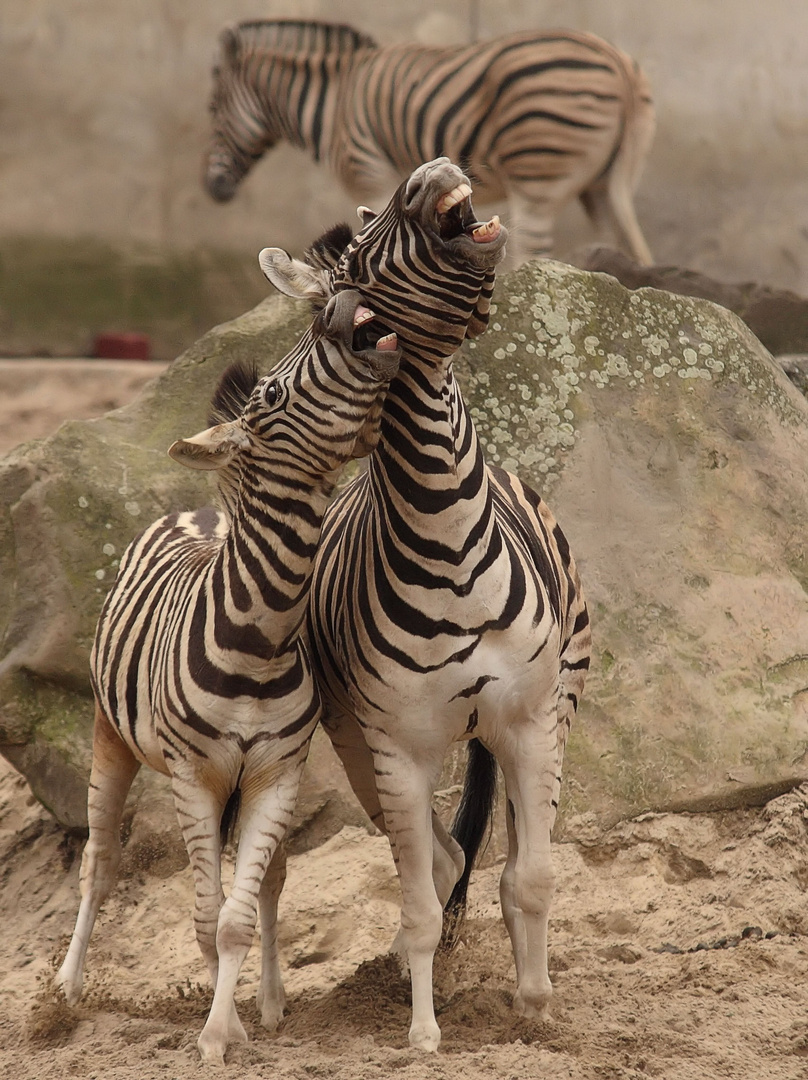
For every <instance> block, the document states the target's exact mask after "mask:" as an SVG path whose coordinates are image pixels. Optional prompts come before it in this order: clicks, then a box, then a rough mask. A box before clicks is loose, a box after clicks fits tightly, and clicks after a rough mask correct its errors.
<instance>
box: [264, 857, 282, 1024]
mask: <svg viewBox="0 0 808 1080" xmlns="http://www.w3.org/2000/svg"><path fill="white" fill-rule="evenodd" d="M285 882H286V852H285V850H284V847H283V845H282V844H281V845H280V846H279V847H278V849H277V850H276V852H275V854H274V855H273V856H272V862H271V863H270V864H269V868H268V870H267V872H266V874H265V875H264V880H263V881H262V883H261V889H260V891H259V893H258V911H259V916H260V919H261V981H260V983H259V986H258V997H257V1005H258V1010H259V1012H260V1013H261V1024H262V1025H263V1026H264V1027H265V1028H267V1029H268V1030H269V1031H274V1030H275V1028H277V1026H278V1024H279V1023H280V1022H281V1020H283V1014H284V1010H285V1008H286V993H285V991H284V989H283V980H282V978H281V970H280V964H279V962H278V900H279V898H280V895H281V892H282V891H283V886H284V884H285Z"/></svg>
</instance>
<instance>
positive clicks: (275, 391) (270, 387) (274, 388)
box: [264, 382, 281, 405]
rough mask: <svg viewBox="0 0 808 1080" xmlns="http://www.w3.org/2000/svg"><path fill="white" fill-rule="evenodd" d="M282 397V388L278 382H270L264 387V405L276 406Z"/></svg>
mask: <svg viewBox="0 0 808 1080" xmlns="http://www.w3.org/2000/svg"><path fill="white" fill-rule="evenodd" d="M280 396H281V391H280V387H279V386H278V384H277V383H276V382H268V383H267V384H266V386H265V387H264V404H265V405H274V404H276V402H277V400H278V398H279V397H280Z"/></svg>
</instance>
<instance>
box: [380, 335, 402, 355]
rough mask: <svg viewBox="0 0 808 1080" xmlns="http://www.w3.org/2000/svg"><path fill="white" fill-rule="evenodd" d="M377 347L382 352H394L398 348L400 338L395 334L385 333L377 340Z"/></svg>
mask: <svg viewBox="0 0 808 1080" xmlns="http://www.w3.org/2000/svg"><path fill="white" fill-rule="evenodd" d="M376 348H377V349H380V350H381V351H382V352H393V351H395V350H396V349H397V348H398V338H397V337H396V335H395V334H385V335H384V337H380V338H379V340H378V341H377V342H376Z"/></svg>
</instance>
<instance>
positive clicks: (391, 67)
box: [205, 21, 656, 263]
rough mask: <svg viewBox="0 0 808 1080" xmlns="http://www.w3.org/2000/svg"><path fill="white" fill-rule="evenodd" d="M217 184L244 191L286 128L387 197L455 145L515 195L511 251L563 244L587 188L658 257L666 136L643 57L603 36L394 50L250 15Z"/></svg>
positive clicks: (235, 57) (629, 244)
mask: <svg viewBox="0 0 808 1080" xmlns="http://www.w3.org/2000/svg"><path fill="white" fill-rule="evenodd" d="M220 42H221V57H220V60H219V63H218V65H217V67H216V68H215V69H214V92H213V97H212V99H211V113H212V119H213V135H212V139H211V143H210V147H209V150H208V153H207V158H206V165H205V182H206V186H207V189H208V191H209V192H210V194H211V195H212V196H213V198H215V199H218V200H220V201H222V200H226V199H230V198H232V197H233V195H234V194H235V192H236V189H237V187H238V184H239V183H240V181H241V180H242V178H243V177H244V176H245V174H246V173H247V172H248V171H249V170H250V169H251V168H252V166H253V165H254V164H255V162H256V161H258V160H259V159H260V158H261V156H262V155H263V154H264V152H265V151H266V150H268V149H270V148H271V147H272V146H274V145H275V144H276V143H277V142H279V141H281V140H285V141H287V142H290V143H292V144H293V145H295V146H298V147H301V148H304V149H306V150H308V151H309V152H310V153H311V154H312V155H313V157H314V159H315V160H316V161H324V162H326V163H327V164H328V166H329V167H330V168H331V169H332V170H333V172H334V173H335V174H336V176H337V177H338V179H339V180H340V182H341V183H342V184H343V185H344V186H345V187H346V188H347V190H348V191H350V192H351V193H352V194H353V195H355V196H356V197H358V198H363V199H373V198H379V197H382V196H383V197H384V198H386V197H387V196H388V195H389V193H390V192H391V191H392V189H393V187H394V186H395V185H396V184H397V183H398V182H399V180H401V179H402V178H403V177H404V176H406V175H407V174H408V173H409V172H410V171H411V170H412V169H413V168H414V167H415V166H417V165H419V164H420V163H421V162H423V161H429V160H431V159H433V158H435V157H438V156H441V155H447V156H448V157H450V158H452V159H453V160H454V161H457V162H459V163H460V164H461V166H462V167H463V168H464V169H465V170H466V171H467V172H468V173H469V175H471V176H473V177H474V181H475V185H476V193H477V197H478V199H479V200H481V201H486V200H490V199H501V198H507V199H508V201H509V214H510V224H511V227H512V236H511V255H512V256H513V257H514V258H515V260H516V261H517V262H521V261H522V260H523V259H524V258H527V257H530V256H533V255H547V254H549V253H550V252H551V251H552V244H553V227H554V224H555V221H556V219H557V218H558V215H559V213H560V212H561V210H562V209H563V207H564V206H565V205H566V204H567V203H568V202H570V201H571V200H573V199H574V198H576V197H577V198H580V200H581V202H582V203H583V205H584V208H585V209H586V211H587V213H588V214H589V215H590V217H591V218H592V220H593V222H594V224H595V226H596V228H597V229H598V231H599V232H601V233H603V234H604V235H609V236H610V238H612V239H616V240H617V241H618V242H619V243H621V244H623V245H624V246H625V247H626V248H627V249H628V251H629V252H630V253H631V254H632V255H633V256H634V257H635V258H637V259H639V260H640V261H641V262H644V263H650V262H651V255H650V252H649V250H648V246H647V244H646V242H645V239H644V237H643V235H642V231H641V229H640V227H639V224H638V222H637V218H636V215H635V211H634V205H633V194H634V191H635V189H636V186H637V183H638V182H639V178H640V174H641V172H642V168H643V166H644V164H645V159H646V157H647V154H648V151H649V149H650V145H651V142H652V140H653V136H654V129H655V123H656V121H655V114H654V107H653V103H652V101H651V96H650V91H649V87H648V82H647V79H646V77H645V75H644V74H643V72H642V71H641V69H640V68H639V67H638V65H637V64H636V63H635V62H634V61H633V60H631V58H630V57H628V56H626V55H625V54H624V53H622V52H621V51H620V50H618V49H616V48H614V47H613V46H612V45H610V44H608V42H606V41H604V40H603V39H601V38H598V37H596V36H594V35H593V34H587V33H579V32H577V31H572V30H557V31H551V32H547V33H538V32H533V31H530V32H526V33H521V34H514V35H511V36H508V37H501V38H495V39H494V40H492V41H485V42H480V43H478V44H474V45H468V46H456V47H452V48H428V47H425V46H420V45H413V44H404V45H393V46H389V47H384V48H380V47H379V46H377V45H376V43H375V42H374V41H373V39H371V38H369V37H367V36H366V35H364V34H360V33H358V32H357V31H355V30H352V29H351V28H350V27H346V26H339V25H332V24H328V23H312V22H292V21H279V22H248V23H241V24H240V25H238V26H235V27H232V28H230V27H228V28H226V29H225V30H224V31H222V34H221V37H220Z"/></svg>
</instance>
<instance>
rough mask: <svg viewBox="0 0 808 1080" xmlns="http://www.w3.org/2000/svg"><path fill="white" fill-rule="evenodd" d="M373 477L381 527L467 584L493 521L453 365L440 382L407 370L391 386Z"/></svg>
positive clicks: (373, 460)
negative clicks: (469, 574)
mask: <svg viewBox="0 0 808 1080" xmlns="http://www.w3.org/2000/svg"><path fill="white" fill-rule="evenodd" d="M419 371H420V374H419ZM369 473H370V487H371V491H372V493H373V494H372V497H373V498H374V499H375V501H376V503H377V506H378V507H379V508H380V509H381V510H382V512H381V514H380V515H379V527H380V528H383V529H385V530H389V531H390V532H391V533H395V534H397V536H398V539H399V540H401V541H403V543H404V544H405V545H406V546H409V547H412V548H414V549H417V550H422V551H423V552H424V553H425V554H426V553H428V558H429V560H430V561H432V562H435V561H440V562H443V563H445V564H446V567H445V569H444V571H443V572H444V573H445V574H446V575H447V576H449V577H451V578H452V579H457V580H458V581H462V580H464V578H465V576H466V575H467V573H468V572H469V569H470V568H471V567H473V566H475V565H476V564H477V562H478V557H479V553H480V552H481V551H484V550H486V548H487V545H489V544H490V542H491V536H492V533H493V530H494V529H495V527H496V523H495V520H494V515H493V512H492V505H491V493H490V490H489V479H488V471H487V469H486V466H485V462H484V459H483V454H482V448H481V447H480V443H479V439H478V437H477V432H476V429H475V427H474V424H473V422H472V420H471V417H470V416H469V413H468V409H467V408H466V404H465V402H464V401H463V397H462V395H461V393H460V389H459V387H458V385H457V383H456V382H455V380H454V376H453V374H452V370H451V365H450V364H449V363H448V361H447V366H446V368H445V370H444V373H443V378H442V379H437V378H435V377H431V378H430V377H428V376H426V375H425V373H424V370H423V369H419V368H417V367H415V366H414V365H411V364H407V365H406V367H405V369H404V372H403V374H400V375H399V376H398V377H397V378H396V379H395V380H394V381H393V383H392V384H391V386H390V390H389V391H388V395H387V399H386V402H385V408H384V413H383V416H382V425H381V438H380V440H379V445H378V447H377V449H376V451H375V452H374V454H373V455H372V457H371V461H370V467H369Z"/></svg>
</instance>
